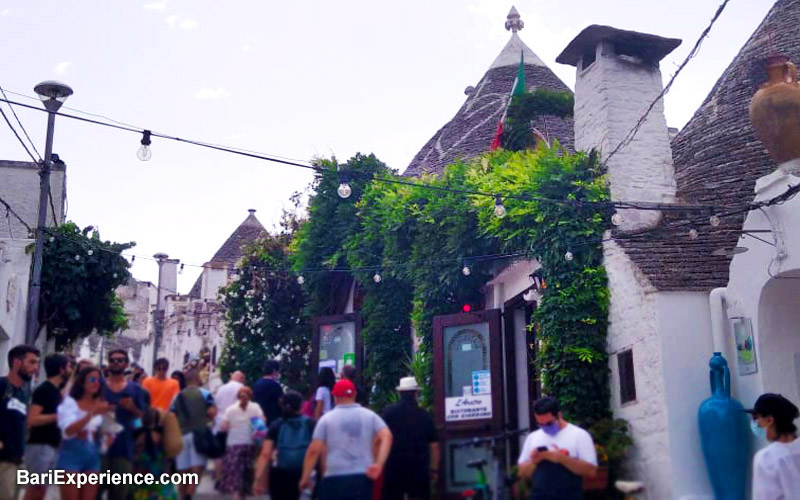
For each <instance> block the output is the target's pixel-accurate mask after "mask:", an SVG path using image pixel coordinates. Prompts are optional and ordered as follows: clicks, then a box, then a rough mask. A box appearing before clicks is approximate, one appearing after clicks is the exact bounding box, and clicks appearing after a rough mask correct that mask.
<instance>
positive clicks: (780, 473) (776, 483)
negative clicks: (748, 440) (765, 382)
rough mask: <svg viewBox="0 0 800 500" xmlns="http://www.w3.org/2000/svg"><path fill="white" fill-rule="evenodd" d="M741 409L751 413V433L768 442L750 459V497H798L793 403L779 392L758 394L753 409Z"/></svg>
mask: <svg viewBox="0 0 800 500" xmlns="http://www.w3.org/2000/svg"><path fill="white" fill-rule="evenodd" d="M745 411H747V412H748V413H750V414H751V415H752V416H753V422H752V423H751V427H752V429H753V433H754V434H755V435H756V436H758V437H766V438H767V441H769V442H770V443H772V444H770V445H769V446H767V447H766V448H764V449H762V450H759V451H758V453H756V456H755V458H754V459H753V500H797V499H800V439H797V427H796V426H795V425H794V420H795V419H797V418H800V411H798V409H797V406H795V405H794V404H792V402H791V401H789V400H788V399H786V398H785V397H783V396H781V395H780V394H762V395H761V396H760V397H759V398H758V400H757V401H756V404H755V406H754V407H753V409H752V410H745Z"/></svg>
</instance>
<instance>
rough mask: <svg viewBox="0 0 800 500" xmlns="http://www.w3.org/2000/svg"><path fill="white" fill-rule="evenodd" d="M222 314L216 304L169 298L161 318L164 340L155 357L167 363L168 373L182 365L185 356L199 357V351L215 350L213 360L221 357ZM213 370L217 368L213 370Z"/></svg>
mask: <svg viewBox="0 0 800 500" xmlns="http://www.w3.org/2000/svg"><path fill="white" fill-rule="evenodd" d="M224 319H225V314H224V311H223V309H222V307H221V306H220V304H219V303H218V302H216V301H210V300H203V299H192V298H190V297H188V296H186V295H177V296H169V297H167V301H166V309H165V317H164V337H163V339H162V342H161V348H160V349H159V352H158V357H165V358H167V359H168V360H169V365H170V370H176V369H180V368H181V367H183V365H184V359H185V355H186V353H189V355H190V356H191V357H194V356H198V355H199V354H200V351H201V349H203V348H204V347H206V348H208V350H209V351H210V352H213V351H214V348H215V347H216V360H217V361H219V357H220V355H221V354H222V342H223V339H224ZM214 367H215V368H216V366H214Z"/></svg>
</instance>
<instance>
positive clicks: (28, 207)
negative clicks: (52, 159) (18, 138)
mask: <svg viewBox="0 0 800 500" xmlns="http://www.w3.org/2000/svg"><path fill="white" fill-rule="evenodd" d="M66 179H67V178H66V169H65V167H64V166H59V165H54V166H53V169H52V171H51V173H50V191H51V193H52V196H53V205H54V206H55V210H56V220H57V221H58V223H59V224H60V223H62V222H64V216H65V213H64V200H65V197H66V192H67V190H66V186H67V184H66V182H67V180H66ZM0 198H3V199H4V200H5V201H6V202H7V203H8V204H9V205H11V208H13V209H14V211H15V212H16V213H17V214H18V215H19V216H20V217H22V219H23V220H25V222H27V223H28V225H29V226H30V227H32V228H35V227H36V223H37V220H38V214H39V168H38V166H37V165H36V164H35V163H31V162H22V161H4V160H0ZM47 206H48V210H47V221H48V225H53V212H52V209H51V208H50V204H49V203H48V205H47ZM2 215H3V216H5V212H3V214H2ZM10 221H11V230H10V231H9V224H7V223H6V222H5V221H3V223H2V224H0V238H27V237H28V230H27V229H26V228H25V226H24V225H23V224H22V223H21V222H19V220H17V219H16V218H15V217H14V216H11V218H10Z"/></svg>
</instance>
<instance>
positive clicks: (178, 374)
mask: <svg viewBox="0 0 800 500" xmlns="http://www.w3.org/2000/svg"><path fill="white" fill-rule="evenodd" d="M170 378H173V379H175V380H177V381H178V385H179V386H180V388H181V390H184V389H186V376H185V375H184V374H183V372H182V371H180V370H175V371H174V372H172V375H170Z"/></svg>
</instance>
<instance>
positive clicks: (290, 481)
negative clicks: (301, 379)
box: [253, 391, 314, 500]
mask: <svg viewBox="0 0 800 500" xmlns="http://www.w3.org/2000/svg"><path fill="white" fill-rule="evenodd" d="M302 404H303V396H301V395H300V393H299V392H296V391H287V392H286V394H284V395H283V397H282V398H281V402H280V405H281V411H282V412H283V418H281V419H278V420H276V421H275V423H273V424H272V425H270V426H269V431H268V432H267V439H266V441H264V445H263V446H262V447H261V453H260V454H259V456H258V462H257V464H256V479H255V486H254V487H253V492H254V493H255V494H256V495H263V494H264V493H265V492H266V491H267V490H269V495H270V498H274V499H276V500H278V499H280V500H297V499H299V498H300V490H299V489H298V487H297V486H298V485H299V484H300V478H301V476H302V475H303V467H302V461H303V457H304V456H305V452H306V449H307V447H308V444H309V443H311V436H313V434H314V421H313V420H312V419H310V418H309V417H307V416H305V415H302V414H301V413H300V407H301V406H302ZM285 426H286V427H288V428H287V429H286V431H285V433H284V439H288V436H289V435H290V434H291V435H293V436H302V437H303V439H302V442H303V444H305V447H297V446H292V447H291V451H292V455H293V456H290V457H286V456H284V457H281V456H280V454H278V461H277V463H275V465H274V467H272V469H270V463H271V462H272V455H273V452H274V451H275V450H276V449H277V445H278V442H279V437H280V435H281V429H283V428H284V427H285ZM296 431H297V432H296ZM298 441H299V440H298ZM295 444H296V443H295Z"/></svg>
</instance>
